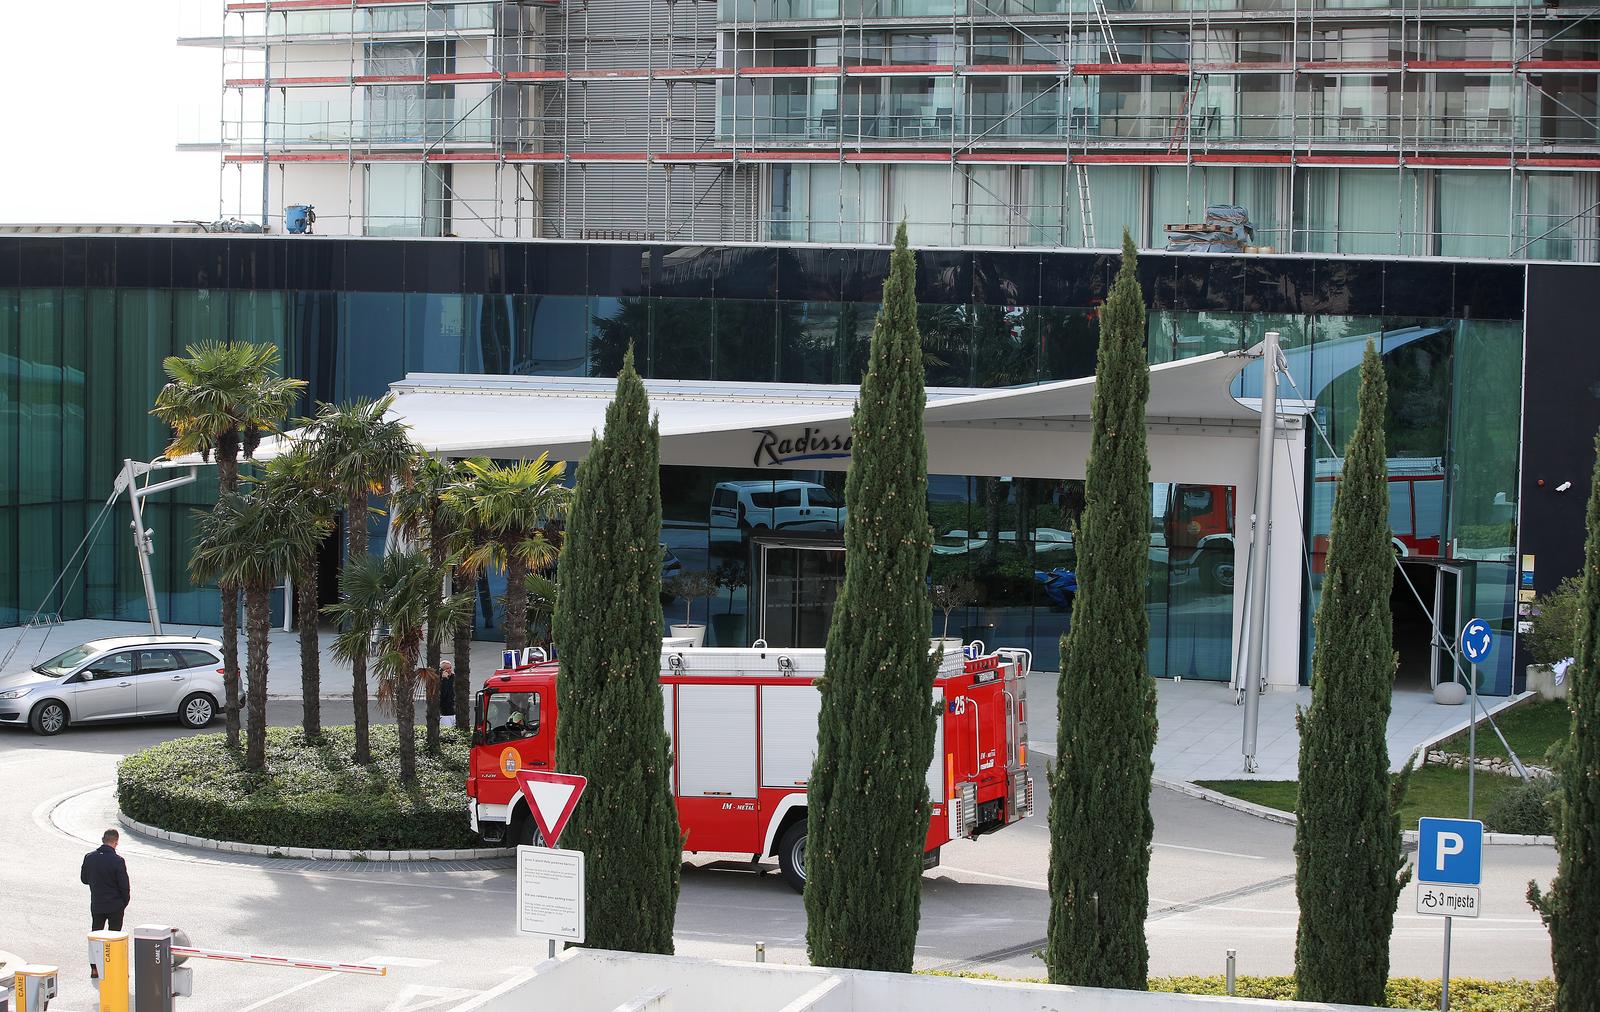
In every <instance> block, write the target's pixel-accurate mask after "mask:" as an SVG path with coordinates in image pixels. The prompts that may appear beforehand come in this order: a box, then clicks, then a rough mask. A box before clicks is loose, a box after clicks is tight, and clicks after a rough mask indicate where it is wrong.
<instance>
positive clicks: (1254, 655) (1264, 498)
mask: <svg viewBox="0 0 1600 1012" xmlns="http://www.w3.org/2000/svg"><path fill="white" fill-rule="evenodd" d="M1264 338H1265V339H1264V341H1263V342H1262V345H1261V366H1262V369H1261V438H1260V444H1259V450H1260V453H1259V456H1258V457H1257V458H1256V502H1255V506H1256V512H1255V517H1254V522H1253V527H1252V530H1251V535H1250V576H1249V584H1248V586H1249V588H1250V599H1249V601H1248V603H1247V605H1246V607H1247V608H1248V609H1249V630H1248V632H1247V633H1246V636H1245V650H1246V651H1247V653H1246V654H1245V667H1244V679H1245V680H1244V740H1243V742H1242V743H1241V745H1240V751H1241V752H1243V753H1244V771H1245V772H1246V773H1254V772H1256V769H1257V763H1256V732H1257V727H1258V725H1259V723H1260V718H1261V685H1262V682H1263V680H1264V678H1265V669H1266V649H1267V550H1268V546H1269V545H1270V544H1271V541H1272V458H1273V452H1272V451H1273V446H1274V443H1275V441H1276V439H1277V427H1278V369H1279V368H1280V363H1279V357H1278V332H1277V331H1275V330H1269V331H1267V332H1266V334H1265V335H1264Z"/></svg>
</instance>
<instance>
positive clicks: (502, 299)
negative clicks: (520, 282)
mask: <svg viewBox="0 0 1600 1012" xmlns="http://www.w3.org/2000/svg"><path fill="white" fill-rule="evenodd" d="M463 298H465V299H466V300H467V308H468V309H469V310H472V311H474V312H476V314H477V318H478V351H477V359H478V363H479V368H480V370H481V371H483V372H486V373H491V374H493V375H496V376H503V375H506V374H508V373H511V372H513V371H514V370H513V368H512V366H513V363H514V361H515V358H516V345H517V334H516V329H517V321H516V314H515V309H514V307H513V305H512V301H511V296H509V295H474V294H468V295H466V296H463Z"/></svg>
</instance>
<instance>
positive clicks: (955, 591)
mask: <svg viewBox="0 0 1600 1012" xmlns="http://www.w3.org/2000/svg"><path fill="white" fill-rule="evenodd" d="M928 597H929V599H930V600H932V601H933V606H934V607H935V608H937V609H939V610H940V611H941V612H943V613H944V627H943V628H942V629H941V630H940V632H939V638H940V639H945V640H947V639H949V638H950V613H951V612H953V611H955V610H956V609H958V608H965V607H967V606H968V605H970V604H972V603H974V602H975V601H977V600H978V585H977V583H976V582H974V581H973V579H972V577H970V576H957V577H953V578H951V579H948V580H945V581H944V582H943V583H936V584H934V585H933V587H932V588H931V589H930V590H929V591H928Z"/></svg>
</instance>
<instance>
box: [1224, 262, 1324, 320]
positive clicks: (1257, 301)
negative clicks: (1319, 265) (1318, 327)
mask: <svg viewBox="0 0 1600 1012" xmlns="http://www.w3.org/2000/svg"><path fill="white" fill-rule="evenodd" d="M1242 263H1243V265H1244V281H1243V284H1242V286H1241V287H1242V298H1243V302H1242V303H1241V305H1242V307H1243V310H1244V312H1247V313H1302V312H1307V309H1306V308H1305V304H1306V300H1307V299H1308V298H1309V297H1310V295H1311V293H1312V291H1313V289H1314V287H1315V279H1314V274H1315V264H1313V263H1312V262H1311V261H1309V260H1300V259H1290V258H1289V257H1247V258H1245V259H1244V260H1243V261H1242Z"/></svg>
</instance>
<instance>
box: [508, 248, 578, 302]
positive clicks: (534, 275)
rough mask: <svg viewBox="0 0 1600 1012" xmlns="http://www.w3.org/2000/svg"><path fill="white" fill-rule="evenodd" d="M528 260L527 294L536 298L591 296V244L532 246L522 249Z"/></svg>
mask: <svg viewBox="0 0 1600 1012" xmlns="http://www.w3.org/2000/svg"><path fill="white" fill-rule="evenodd" d="M522 249H523V254H524V256H525V257H526V260H527V272H528V281H527V289H526V290H527V291H528V292H530V293H532V294H534V295H587V294H588V293H589V253H590V248H589V245H588V244H587V243H567V242H561V243H555V242H540V243H529V244H527V245H525V246H523V247H522Z"/></svg>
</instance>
